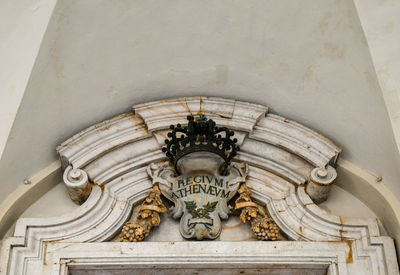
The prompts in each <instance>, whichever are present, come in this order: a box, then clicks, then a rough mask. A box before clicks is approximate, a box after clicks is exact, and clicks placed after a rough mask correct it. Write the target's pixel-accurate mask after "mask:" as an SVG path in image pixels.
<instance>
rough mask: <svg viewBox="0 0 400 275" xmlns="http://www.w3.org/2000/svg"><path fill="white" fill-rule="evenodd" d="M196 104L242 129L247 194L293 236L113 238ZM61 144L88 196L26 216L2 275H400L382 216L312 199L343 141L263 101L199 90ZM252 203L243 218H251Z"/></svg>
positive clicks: (8, 248)
mask: <svg viewBox="0 0 400 275" xmlns="http://www.w3.org/2000/svg"><path fill="white" fill-rule="evenodd" d="M200 113H204V114H205V115H206V116H207V117H209V118H211V119H213V120H214V121H215V122H216V123H217V125H221V126H225V127H229V128H232V129H233V130H234V131H235V138H237V140H238V144H239V145H240V148H241V150H240V152H239V153H238V155H237V156H236V157H235V158H234V160H233V162H234V163H241V162H245V163H247V165H248V173H247V177H246V186H247V187H248V189H249V190H250V192H251V201H254V202H255V203H257V204H259V205H261V206H263V207H265V209H266V210H265V211H266V212H267V213H268V215H269V216H270V217H271V219H272V220H273V222H274V223H275V224H276V225H277V227H278V228H279V230H280V231H281V232H282V235H283V236H285V238H286V239H287V240H285V241H275V242H258V241H248V242H246V241H244V242H229V241H218V239H216V240H214V241H202V242H198V241H190V240H182V241H180V242H147V241H146V240H145V241H143V242H141V243H125V242H110V240H112V239H114V238H115V237H116V236H118V234H119V233H120V231H121V229H122V227H123V225H124V224H125V223H126V222H127V220H128V219H129V218H130V216H131V212H132V208H133V207H134V206H135V205H139V204H141V203H143V201H144V199H145V198H146V196H147V195H148V194H149V191H150V190H151V188H152V187H153V179H152V178H151V177H150V176H149V174H148V171H147V167H148V166H149V165H150V164H151V163H163V162H165V161H166V157H165V155H164V154H163V152H162V151H161V147H162V146H163V145H164V140H165V139H166V137H167V134H166V133H167V132H168V127H169V125H170V124H178V123H184V122H185V119H186V117H187V116H188V115H198V114H200ZM57 151H58V153H59V155H60V158H61V161H62V164H63V167H64V169H65V171H66V172H65V173H70V172H68V171H75V170H76V169H79V171H81V172H80V173H83V174H82V175H81V177H82V178H86V176H87V179H88V184H90V186H91V189H90V191H88V193H89V192H90V194H88V197H87V199H86V201H85V202H84V203H83V204H82V205H81V206H80V207H79V208H78V209H77V211H75V212H73V213H68V214H66V215H64V216H61V217H57V218H52V219H20V220H19V221H18V223H17V225H16V229H15V233H14V236H13V237H11V238H8V239H6V240H4V242H3V245H2V255H5V256H2V258H1V265H0V266H1V270H2V272H3V271H4V270H6V271H5V273H6V274H13V275H14V274H83V273H82V272H83V271H82V270H86V271H88V272H89V271H93V270H99V269H104V268H105V266H107V268H110V270H114V271H115V272H117V271H118V270H120V271H121V270H125V271H129V270H137V269H138V268H150V267H154V266H156V267H159V268H166V269H168V268H170V267H172V266H173V267H174V268H182V270H183V269H186V270H187V269H188V268H189V269H190V268H201V269H207V270H208V269H210V270H212V269H213V268H225V267H226V265H229V266H231V267H236V268H237V270H240V269H241V268H244V269H248V270H253V269H257V268H258V269H263V270H265V269H273V268H275V269H277V270H278V271H279V268H281V270H285V272H286V271H287V274H291V273H290V272H289V271H290V270H295V269H296V268H299V267H301V268H302V269H303V270H304V274H330V275H331V274H340V275H342V274H399V271H398V266H397V261H396V258H395V250H394V245H393V240H392V239H391V238H389V237H385V236H381V235H380V232H379V229H378V222H377V220H376V219H354V218H345V217H339V216H335V215H332V214H329V213H327V212H326V211H324V210H323V209H321V208H319V207H318V205H317V204H316V203H315V202H318V201H320V200H323V198H324V197H326V194H328V191H329V188H328V189H326V188H325V187H326V185H330V184H332V182H333V180H332V181H331V179H332V178H327V177H328V176H330V175H332V176H333V175H334V173H333V174H329V171H332V169H334V167H335V163H336V161H337V158H338V155H339V153H340V148H339V147H338V146H336V145H335V144H334V143H333V142H331V141H330V140H328V139H326V138H325V137H323V136H322V135H320V134H318V133H316V132H314V131H312V130H310V129H309V128H307V127H305V126H302V125H300V124H298V123H296V122H293V121H291V120H287V119H285V118H282V117H280V116H277V115H274V114H270V113H268V109H267V108H266V107H264V106H261V105H257V104H252V103H247V102H241V101H236V100H230V99H221V98H203V97H192V98H178V99H169V100H162V101H156V102H149V103H145V104H140V105H137V106H134V107H133V111H132V112H129V113H126V114H123V115H120V116H118V117H115V118H111V119H110V120H107V121H104V122H102V123H100V124H97V125H94V126H92V127H90V128H88V129H86V130H84V131H82V132H80V133H78V134H77V135H75V136H73V137H72V138H70V139H69V140H67V141H66V142H64V143H63V144H62V145H60V146H59V147H58V148H57ZM74 169H75V170H74ZM315 169H317V170H315ZM313 171H314V172H313ZM318 171H322V172H320V173H317V172H318ZM324 171H328V173H326V175H325V173H324ZM313 173H316V175H314V174H313ZM325 179H326V180H325ZM333 179H334V177H333ZM311 181H312V182H314V183H318V182H320V183H321V182H322V183H323V184H321V185H319V184H315V186H312V188H311V189H312V190H311V191H312V192H310V193H309V194H308V193H307V190H309V188H308V186H309V183H310V182H311ZM325 183H326V184H325ZM66 184H67V186H68V184H69V183H68V182H66ZM82 186H85V187H86V186H87V185H84V184H82ZM159 186H160V189H161V190H162V187H161V185H159ZM319 186H321V187H322V189H319ZM75 187H76V188H75ZM75 187H71V186H68V188H75V189H76V190H75V192H76V193H78V194H80V193H79V192H80V191H81V188H83V187H81V186H75ZM239 190H240V189H239ZM70 192H71V191H70ZM83 193H84V192H83ZM244 193H245V192H244ZM84 194H86V193H84ZM321 194H322V195H321ZM71 197H72V198H75V197H74V196H71ZM313 200H314V201H313ZM244 201H246V199H244ZM238 202H239V203H240V202H242V201H238ZM247 207H252V205H250V204H248V205H247ZM243 209H245V208H243ZM238 210H239V211H240V210H241V209H238ZM248 210H249V211H246V212H244V213H245V214H243V216H244V217H245V218H244V219H247V218H246V217H247V216H248V215H250V217H252V214H251V211H250V209H248ZM256 217H257V214H256ZM250 222H251V221H250ZM255 227H256V226H255ZM249 230H250V227H249ZM264 232H265V231H264ZM160 234H161V232H160ZM221 263H223V265H222V264H221ZM312 270H314V271H315V272H314V273H310V272H311V271H312ZM74 272H75V273H74ZM79 272H81V273H79ZM306 272H309V273H306ZM283 274H284V273H283ZM292 274H293V273H292Z"/></svg>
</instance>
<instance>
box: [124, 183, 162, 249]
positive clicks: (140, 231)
mask: <svg viewBox="0 0 400 275" xmlns="http://www.w3.org/2000/svg"><path fill="white" fill-rule="evenodd" d="M160 195H161V192H160V189H159V188H158V185H157V184H154V185H153V188H152V189H151V190H150V192H149V193H148V194H147V197H146V199H145V200H144V201H143V203H142V205H141V206H140V210H139V213H138V215H137V217H136V220H135V221H128V222H126V223H125V225H124V226H123V227H122V232H121V234H120V235H119V239H120V241H121V242H138V241H142V240H143V239H144V238H146V237H147V236H148V235H149V233H150V230H151V229H152V228H153V227H155V226H158V225H159V224H160V214H159V213H164V212H165V211H167V208H166V207H165V205H164V204H163V203H162V200H161V197H160Z"/></svg>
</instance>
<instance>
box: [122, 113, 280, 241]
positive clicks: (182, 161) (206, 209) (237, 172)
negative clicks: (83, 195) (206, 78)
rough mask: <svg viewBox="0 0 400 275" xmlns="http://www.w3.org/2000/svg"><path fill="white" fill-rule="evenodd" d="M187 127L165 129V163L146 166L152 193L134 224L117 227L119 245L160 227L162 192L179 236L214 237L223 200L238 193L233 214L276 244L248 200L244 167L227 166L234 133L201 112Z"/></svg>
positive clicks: (223, 214)
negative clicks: (238, 212)
mask: <svg viewBox="0 0 400 275" xmlns="http://www.w3.org/2000/svg"><path fill="white" fill-rule="evenodd" d="M187 120H188V125H187V126H184V127H182V125H180V124H178V125H176V127H175V126H174V125H171V126H170V129H171V132H169V133H168V137H169V138H170V139H166V140H165V144H166V146H165V147H163V148H162V151H163V152H165V153H166V156H167V157H168V158H169V160H170V161H165V162H158V163H151V164H150V165H149V166H148V167H147V173H148V175H149V176H150V177H151V179H152V181H153V189H152V190H151V191H150V192H149V194H148V196H147V198H146V199H145V201H144V202H143V204H142V206H141V208H140V211H139V214H138V216H137V218H136V221H129V222H127V223H126V224H125V226H124V227H123V231H122V233H121V235H120V240H121V241H141V240H143V239H144V238H145V237H146V236H147V235H148V234H149V233H150V230H151V228H152V227H154V226H158V225H159V223H160V218H159V213H162V212H163V211H165V210H164V209H165V206H164V205H163V204H162V201H161V199H160V197H159V195H160V194H162V195H163V196H164V197H166V198H167V199H168V200H170V201H172V202H173V203H174V206H173V207H172V208H171V209H170V213H171V215H172V217H173V218H175V219H179V218H180V227H179V228H180V233H181V235H182V236H183V237H184V238H187V239H197V240H202V239H215V238H217V237H218V236H219V235H220V233H221V229H222V225H221V219H227V218H228V217H229V214H230V213H231V209H230V208H229V206H228V202H229V201H230V200H231V199H232V198H233V197H234V196H235V194H236V193H237V192H239V194H240V196H239V198H238V199H237V200H236V201H235V202H236V206H235V208H234V209H235V210H238V211H241V214H240V218H241V221H242V222H243V223H248V224H249V225H250V226H251V229H252V230H253V232H254V233H255V234H256V236H257V238H258V239H260V240H277V239H278V238H279V236H280V234H279V229H278V228H277V226H276V224H275V223H274V222H273V220H272V219H271V218H269V217H266V213H265V212H263V211H262V210H261V207H259V205H258V204H256V203H255V202H253V201H252V199H251V197H250V195H251V193H250V190H249V189H248V188H247V187H246V185H245V181H246V177H247V173H248V165H247V163H244V162H232V160H233V158H234V157H235V156H236V153H237V151H239V150H240V148H239V146H238V145H236V143H237V139H236V138H233V136H234V132H233V131H231V130H229V129H228V128H226V127H217V126H216V124H215V122H214V121H213V120H212V119H209V120H208V119H207V118H206V117H205V116H204V115H203V114H201V115H200V116H199V117H198V118H196V119H195V118H194V117H193V116H188V117H187Z"/></svg>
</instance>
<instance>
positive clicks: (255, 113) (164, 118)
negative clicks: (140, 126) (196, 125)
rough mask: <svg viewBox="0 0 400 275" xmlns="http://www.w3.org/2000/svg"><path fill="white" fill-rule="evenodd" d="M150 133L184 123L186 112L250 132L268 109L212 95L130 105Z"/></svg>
mask: <svg viewBox="0 0 400 275" xmlns="http://www.w3.org/2000/svg"><path fill="white" fill-rule="evenodd" d="M133 110H134V112H135V114H137V115H139V116H140V117H141V118H143V120H144V121H145V123H146V125H147V129H148V131H149V132H150V133H152V132H154V131H157V130H162V129H167V128H168V127H169V125H171V124H178V123H181V124H185V123H186V122H187V121H186V117H187V116H188V115H198V114H200V113H203V114H206V115H207V117H209V118H211V119H213V120H214V121H215V123H216V124H217V125H221V126H225V127H229V128H231V129H234V130H240V131H244V132H248V133H249V132H251V131H252V130H253V127H254V125H255V124H256V123H257V121H258V120H259V119H260V118H261V117H263V116H265V114H266V113H267V111H268V108H267V107H265V106H262V105H258V104H253V103H248V102H243V101H238V100H234V99H225V98H216V97H182V98H173V99H165V100H160V101H153V102H148V103H144V104H139V105H135V106H134V107H133Z"/></svg>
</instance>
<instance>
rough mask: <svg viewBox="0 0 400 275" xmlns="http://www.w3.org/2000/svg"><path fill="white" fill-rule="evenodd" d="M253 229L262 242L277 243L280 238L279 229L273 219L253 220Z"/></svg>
mask: <svg viewBox="0 0 400 275" xmlns="http://www.w3.org/2000/svg"><path fill="white" fill-rule="evenodd" d="M251 229H252V230H253V232H254V234H255V235H256V237H257V239H259V240H262V241H276V240H277V239H278V236H279V228H278V226H277V225H276V224H275V222H274V221H273V220H272V219H271V218H263V219H255V220H253V222H252V223H251Z"/></svg>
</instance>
